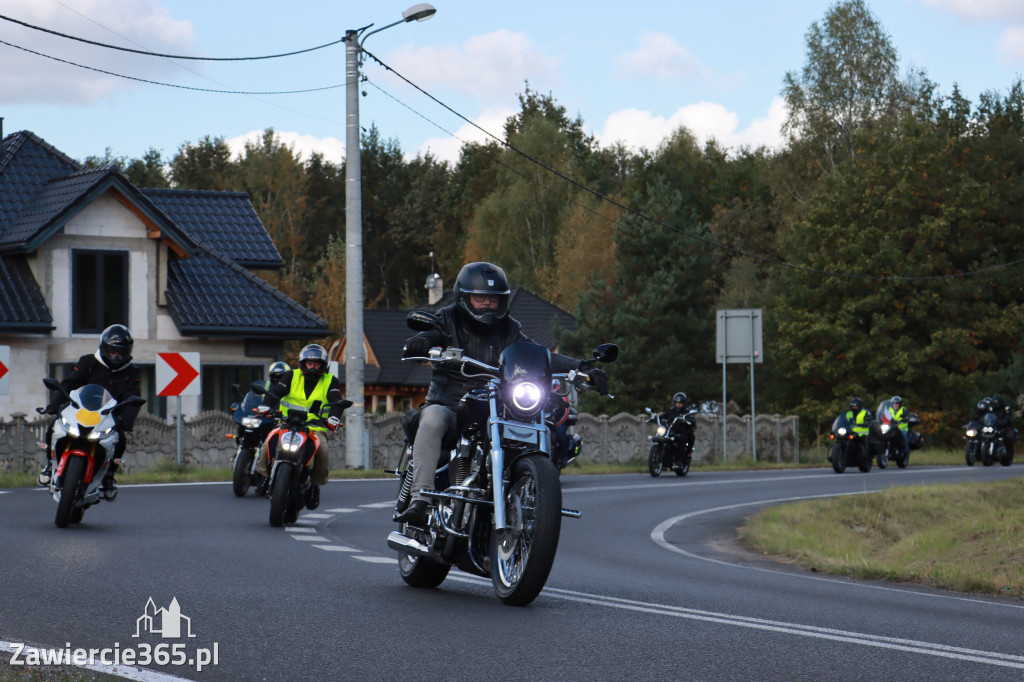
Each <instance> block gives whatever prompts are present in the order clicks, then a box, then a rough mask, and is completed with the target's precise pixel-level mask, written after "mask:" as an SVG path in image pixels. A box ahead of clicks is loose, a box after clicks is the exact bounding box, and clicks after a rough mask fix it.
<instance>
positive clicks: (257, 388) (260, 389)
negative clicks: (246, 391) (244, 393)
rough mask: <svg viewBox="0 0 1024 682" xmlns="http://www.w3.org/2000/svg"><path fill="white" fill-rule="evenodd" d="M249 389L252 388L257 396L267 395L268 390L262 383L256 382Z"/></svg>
mask: <svg viewBox="0 0 1024 682" xmlns="http://www.w3.org/2000/svg"><path fill="white" fill-rule="evenodd" d="M249 388H251V389H252V392H253V393H255V394H256V395H266V394H267V389H266V388H264V386H263V382H262V381H254V382H252V383H251V384H249Z"/></svg>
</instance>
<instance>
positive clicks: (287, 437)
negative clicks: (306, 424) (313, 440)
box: [281, 433, 306, 452]
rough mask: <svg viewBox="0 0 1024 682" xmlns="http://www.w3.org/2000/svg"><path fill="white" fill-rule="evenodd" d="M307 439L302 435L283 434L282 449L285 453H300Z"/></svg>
mask: <svg viewBox="0 0 1024 682" xmlns="http://www.w3.org/2000/svg"><path fill="white" fill-rule="evenodd" d="M305 440H306V438H305V436H303V435H302V434H301V433H283V434H281V448H282V449H283V450H284V451H285V452H298V451H299V448H301V447H302V443H303V442H305Z"/></svg>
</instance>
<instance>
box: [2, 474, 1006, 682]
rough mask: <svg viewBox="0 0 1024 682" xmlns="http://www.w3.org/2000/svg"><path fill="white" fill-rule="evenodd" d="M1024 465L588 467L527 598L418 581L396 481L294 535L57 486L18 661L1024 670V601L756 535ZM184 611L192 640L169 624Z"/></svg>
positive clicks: (39, 514)
mask: <svg viewBox="0 0 1024 682" xmlns="http://www.w3.org/2000/svg"><path fill="white" fill-rule="evenodd" d="M1022 475H1024V467H1020V466H1014V467H1009V468H1005V467H999V466H996V467H990V468H982V467H980V466H979V467H974V468H967V467H914V466H911V467H910V468H908V469H905V470H899V469H888V470H885V471H880V470H875V471H873V472H871V473H869V474H866V475H865V474H860V473H846V474H843V475H836V474H834V473H832V471H831V469H814V470H789V471H759V472H729V473H716V472H694V473H691V474H690V476H688V477H686V478H682V479H680V478H677V477H676V476H674V475H671V473H670V474H669V475H668V476H666V475H662V477H661V478H659V479H652V478H650V477H649V476H647V475H628V476H600V477H596V476H595V477H584V476H568V477H565V478H564V479H563V488H564V504H565V505H566V506H569V507H573V508H577V509H580V510H582V512H583V518H581V519H578V520H577V519H563V522H562V539H561V544H560V546H559V551H558V556H557V558H556V560H555V565H554V568H553V570H552V573H551V576H550V578H549V580H548V583H547V587H546V588H545V589H544V591H543V592H542V593H541V594H540V596H539V597H538V598H537V600H536V601H534V602H533V604H531V605H529V606H527V607H509V606H504V605H503V604H502V603H501V602H500V601H499V600H498V599H497V597H495V595H494V593H493V591H492V588H491V585H490V583H489V582H488V581H485V580H482V579H479V578H476V577H472V576H468V575H465V574H462V573H460V572H458V571H455V570H453V571H452V573H451V574H450V575H449V577H448V579H447V580H446V581H445V582H444V584H442V585H441V587H440V588H437V589H434V590H420V589H414V588H411V587H408V586H406V585H405V583H403V582H402V580H401V578H400V576H399V574H398V568H397V563H396V560H395V554H394V553H393V552H391V551H390V550H389V549H388V547H387V545H386V537H387V534H388V533H389V532H390V531H391V530H392V529H393V524H392V523H391V522H390V517H391V507H392V500H393V495H394V493H395V489H396V482H395V481H394V480H387V481H332V482H331V483H330V484H329V485H328V486H326V487H325V488H324V490H323V499H322V504H321V507H320V509H318V510H317V511H316V512H303V515H302V516H301V517H300V519H299V523H298V524H296V525H294V526H292V527H289V528H287V529H279V528H278V529H275V528H271V527H270V526H269V525H268V523H267V515H268V511H269V504H268V503H267V501H266V500H262V499H255V498H253V497H251V493H250V496H249V497H246V498H243V499H238V498H235V497H234V496H233V495H232V494H231V490H230V486H229V485H228V484H201V485H173V486H170V485H169V486H122V488H121V493H120V496H119V498H118V500H117V501H116V502H114V503H112V504H108V503H104V504H101V505H99V506H97V507H94V508H91V509H89V510H88V511H87V512H86V514H85V519H84V521H83V522H82V523H81V524H80V525H78V526H72V527H69V528H67V529H64V530H61V529H58V528H56V526H54V524H53V517H54V513H55V511H56V505H55V504H54V502H53V501H52V499H51V498H50V497H49V495H47V494H46V493H45V492H44V491H42V490H30V489H18V490H10V491H2V492H0V580H2V584H3V590H2V597H0V658H2V659H3V661H4V662H5V663H7V664H10V662H11V661H12V658H14V657H15V651H16V650H17V649H18V647H21V646H23V645H27V646H24V648H22V649H21V653H20V658H19V660H25V659H26V657H28V656H31V655H33V654H32V647H35V648H38V649H41V650H43V651H44V653H47V654H48V655H49V654H55V653H56V650H64V651H65V652H67V651H70V652H71V653H74V652H75V650H82V656H83V657H86V656H88V650H89V649H94V650H95V656H96V657H97V658H99V657H100V656H101V654H102V651H103V650H106V657H105V658H104V659H103V660H107V661H110V660H113V658H114V656H115V655H116V656H118V657H120V660H121V661H122V662H123V661H124V660H125V657H130V656H131V655H134V656H135V662H136V663H138V662H143V661H144V659H145V656H146V655H147V654H148V655H149V656H150V657H151V658H153V657H155V656H158V655H161V656H162V655H166V656H167V658H168V659H169V660H166V661H164V662H165V663H166V664H165V665H157V664H156V662H150V663H149V664H148V665H145V666H144V670H139V669H137V668H136V667H126V666H123V665H122V666H119V667H117V668H116V669H112V668H110V667H109V666H107V667H105V666H99V667H98V668H96V669H97V670H104V671H107V672H116V673H118V674H121V675H125V676H129V677H131V678H133V679H145V680H168V679H172V678H183V679H195V680H394V679H399V678H407V679H415V680H421V679H425V680H440V679H442V678H443V679H445V680H479V679H488V680H605V679H630V680H663V679H666V680H667V679H672V680H682V679H693V680H759V681H765V680H787V681H788V680H822V679H831V680H865V679H878V680H881V679H887V680H888V679H893V680H901V681H909V680H928V681H929V682H935V681H936V680H958V681H962V680H981V679H984V680H1021V679H1024V602H1021V601H1019V600H1012V599H999V598H985V597H973V596H967V595H959V594H955V593H950V592H943V591H938V590H933V589H929V588H923V587H918V586H904V585H893V584H885V583H880V582H862V581H853V580H848V579H843V578H833V577H829V576H824V575H821V574H817V573H811V572H808V571H804V570H801V569H796V568H793V567H789V566H783V565H778V564H775V563H773V562H769V561H766V560H764V559H762V558H761V557H759V556H757V555H753V554H750V553H747V552H745V551H744V550H743V549H742V548H741V547H739V546H738V544H737V543H736V541H735V536H736V527H737V526H738V525H739V524H741V523H742V520H743V518H744V517H746V516H747V515H749V514H751V513H753V512H755V511H757V510H758V509H760V508H763V507H764V506H765V505H770V504H777V503H780V502H784V501H786V500H792V499H805V498H810V497H818V496H827V495H837V494H856V493H864V492H870V491H873V490H878V489H881V488H882V487H885V486H890V485H911V484H916V483H958V482H963V481H982V480H994V479H997V478H1004V477H1007V476H1022ZM150 600H152V604H150ZM175 602H176V604H177V606H178V608H179V610H180V616H181V617H179V618H171V619H168V622H170V623H178V624H180V626H181V632H180V636H179V637H172V636H171V635H173V634H179V633H174V632H172V631H171V630H170V629H165V630H164V631H163V632H160V623H161V620H160V617H161V615H162V613H161V612H160V610H161V609H166V610H168V611H171V612H173V613H176V612H174V611H173V608H174V605H175ZM136 635H138V636H136ZM3 649H6V652H7V653H3ZM51 650H53V651H51ZM34 655H37V656H38V655H41V654H39V653H36V654H34ZM214 656H215V657H216V658H215V660H214ZM200 661H202V662H204V663H205V665H203V669H202V670H201V671H200V670H197V668H198V667H199V662H200ZM29 662H31V660H30V661H29ZM175 663H180V664H178V665H176V664H175ZM43 668H44V669H45V667H43ZM10 669H12V670H16V671H17V670H20V668H17V666H12V667H11V668H10ZM2 671H3V667H2V666H0V672H2Z"/></svg>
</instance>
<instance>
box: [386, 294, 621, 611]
mask: <svg viewBox="0 0 1024 682" xmlns="http://www.w3.org/2000/svg"><path fill="white" fill-rule="evenodd" d="M408 322H409V326H410V327H411V328H412V329H414V330H417V331H429V330H433V329H436V328H437V320H436V318H435V317H434V316H433V315H430V314H429V313H422V312H413V313H410V314H409V320H408ZM617 354H618V348H617V347H616V346H614V345H612V344H605V345H602V346H598V348H597V349H595V351H594V359H595V360H600V361H603V362H610V361H612V360H614V359H615V357H616V356H617ZM406 359H408V360H412V361H423V362H429V363H431V364H432V365H434V366H435V367H437V366H445V367H448V368H452V369H457V370H458V371H459V372H461V373H462V375H463V376H465V377H467V378H469V379H473V380H475V385H474V386H472V387H471V389H470V390H469V391H468V392H467V393H466V395H465V396H464V397H463V399H462V401H461V403H460V405H459V408H458V410H457V413H458V433H457V434H455V435H454V436H449V440H448V441H447V442H445V443H444V444H443V446H442V452H443V457H442V460H441V462H440V464H439V468H438V470H437V472H436V477H435V490H423V491H421V494H422V495H424V496H426V497H429V498H430V499H431V500H432V502H433V508H432V509H431V510H430V513H429V516H428V519H427V522H426V523H425V524H424V525H422V526H419V525H412V524H409V523H405V522H401V521H398V516H399V515H398V514H397V513H396V514H395V520H396V521H398V522H399V524H400V525H399V530H397V531H394V532H392V533H391V534H390V535H389V536H388V546H389V547H391V548H392V549H394V550H395V551H397V552H398V566H399V572H400V573H401V575H402V579H403V580H404V581H405V582H406V583H407V584H409V585H412V586H413V587H436V586H438V585H440V584H441V583H442V582H443V581H444V579H445V578H446V577H447V576H448V572H449V571H450V570H451V568H452V566H455V567H457V568H459V569H461V570H463V571H465V572H467V573H471V574H474V575H479V576H482V577H489V578H490V579H491V582H492V584H493V585H494V591H495V593H496V594H497V595H498V597H499V599H501V601H502V602H503V603H505V604H511V605H525V604H529V603H530V602H532V601H533V600H534V599H535V598H536V597H537V595H538V594H539V593H540V591H541V590H542V589H543V587H544V583H545V582H546V581H547V578H548V574H549V572H550V571H551V565H552V563H553V562H554V560H555V552H556V550H557V549H558V538H559V534H560V532H561V517H562V516H569V517H573V518H579V517H580V516H581V514H580V512H579V511H575V510H571V509H563V508H562V489H561V485H560V482H559V478H558V471H557V470H556V468H555V466H554V464H552V462H551V458H550V452H551V439H550V433H549V430H548V425H547V423H546V421H547V414H546V411H547V409H548V406H549V404H550V401H551V400H552V396H551V394H552V379H553V378H554V376H553V375H552V371H551V353H550V352H549V351H548V350H547V349H546V348H544V347H543V346H539V345H536V344H533V343H514V344H512V345H511V346H509V347H508V348H506V349H505V350H504V351H503V352H502V354H501V358H500V361H499V363H498V366H497V367H492V366H490V365H487V364H485V363H482V362H479V361H477V360H474V359H472V358H469V357H466V356H464V355H463V352H462V350H461V349H458V348H448V349H443V350H442V349H440V348H433V349H431V350H430V351H429V353H428V355H427V356H426V357H417V358H406ZM564 380H565V381H568V382H570V383H573V384H574V385H575V386H576V387H577V388H580V389H584V388H586V387H587V384H586V380H587V376H586V374H584V373H581V372H577V371H572V372H569V373H567V374H565V375H564ZM409 421H411V420H407V422H409ZM409 426H410V427H411V426H412V424H411V423H410V424H409ZM410 431H412V432H411V433H410ZM407 437H408V438H409V442H410V443H411V442H412V441H413V440H414V438H415V433H414V429H407ZM410 452H411V448H409V447H407V448H406V449H405V452H404V454H403V458H402V459H403V461H402V462H401V463H400V464H399V466H398V468H397V469H396V473H397V474H398V475H399V476H400V477H401V482H400V484H399V495H398V501H397V503H396V510H399V511H400V510H402V509H404V508H405V506H406V505H408V500H409V495H410V494H411V485H412V483H411V478H412V467H411V461H410V457H409V455H410Z"/></svg>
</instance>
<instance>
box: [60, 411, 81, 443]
mask: <svg viewBox="0 0 1024 682" xmlns="http://www.w3.org/2000/svg"><path fill="white" fill-rule="evenodd" d="M60 424H61V426H63V427H64V430H65V431H67V432H68V435H69V436H71V437H72V438H78V436H79V432H78V422H76V421H69V420H67V419H65V418H64V417H63V416H62V417H61V418H60Z"/></svg>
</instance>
